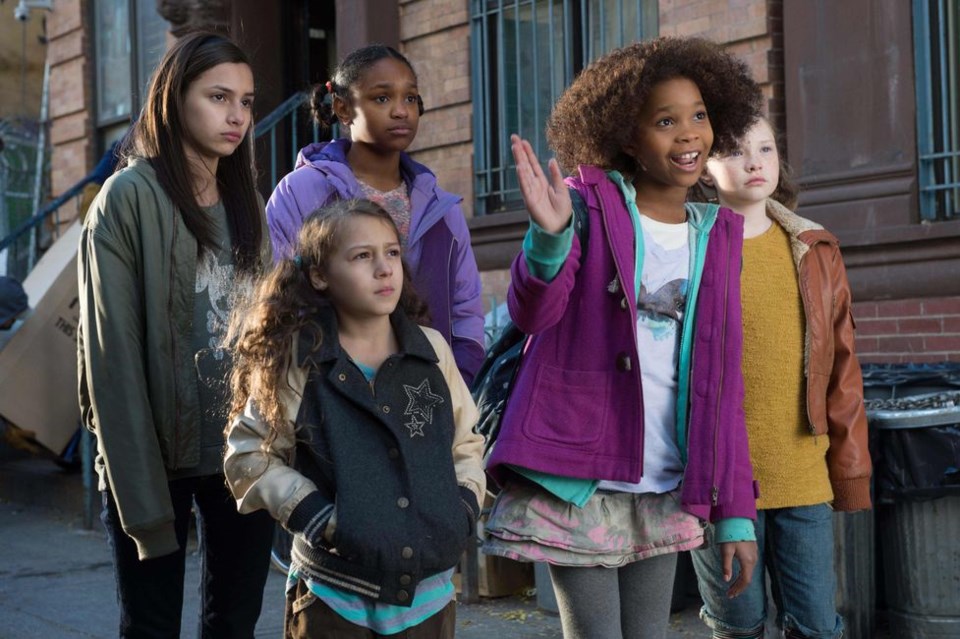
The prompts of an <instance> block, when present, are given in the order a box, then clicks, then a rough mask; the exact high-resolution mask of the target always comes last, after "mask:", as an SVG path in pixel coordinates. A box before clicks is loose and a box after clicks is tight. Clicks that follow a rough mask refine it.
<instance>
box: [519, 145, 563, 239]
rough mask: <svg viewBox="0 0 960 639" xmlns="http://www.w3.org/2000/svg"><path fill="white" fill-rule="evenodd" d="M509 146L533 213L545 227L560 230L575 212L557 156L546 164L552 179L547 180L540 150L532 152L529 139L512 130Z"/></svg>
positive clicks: (524, 201)
mask: <svg viewBox="0 0 960 639" xmlns="http://www.w3.org/2000/svg"><path fill="white" fill-rule="evenodd" d="M510 149H511V150H512V151H513V159H514V160H515V161H516V163H517V179H518V180H519V182H520V193H521V195H523V203H524V204H525V205H526V207H527V211H528V212H529V213H530V217H531V218H532V219H533V221H534V222H536V223H537V225H538V226H540V228H542V229H543V230H544V231H549V232H550V233H559V232H560V231H562V230H563V229H565V228H566V227H567V224H569V223H570V216H571V215H572V214H573V204H572V203H571V202H570V192H569V191H568V190H567V185H566V184H564V183H563V175H562V174H561V173H560V166H559V165H558V164H557V161H556V160H555V159H553V158H550V162H549V163H548V164H547V169H548V170H549V171H550V181H547V176H546V175H544V173H543V169H541V168H540V162H539V161H538V160H537V154H536V153H534V152H533V147H532V146H530V143H529V142H527V141H526V140H524V139H523V138H521V137H520V136H519V135H516V134H513V135H511V136H510Z"/></svg>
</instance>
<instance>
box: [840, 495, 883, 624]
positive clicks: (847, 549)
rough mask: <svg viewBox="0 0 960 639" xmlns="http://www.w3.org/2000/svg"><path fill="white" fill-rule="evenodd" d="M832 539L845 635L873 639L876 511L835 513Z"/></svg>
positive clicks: (875, 584) (875, 603) (875, 582)
mask: <svg viewBox="0 0 960 639" xmlns="http://www.w3.org/2000/svg"><path fill="white" fill-rule="evenodd" d="M833 538H834V545H833V559H834V562H833V563H834V567H835V569H836V572H837V596H836V605H837V612H839V613H840V616H841V617H843V636H844V637H847V638H849V639H872V638H873V631H874V628H875V627H876V611H877V577H876V573H875V570H874V566H875V565H876V563H875V560H874V557H875V556H876V534H875V532H874V522H873V511H872V510H861V511H858V512H854V513H839V512H835V513H833Z"/></svg>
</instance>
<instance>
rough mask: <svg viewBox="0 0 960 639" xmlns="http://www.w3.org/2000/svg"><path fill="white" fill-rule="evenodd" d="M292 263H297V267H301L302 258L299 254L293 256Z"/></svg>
mask: <svg viewBox="0 0 960 639" xmlns="http://www.w3.org/2000/svg"><path fill="white" fill-rule="evenodd" d="M293 263H294V264H296V265H297V268H303V258H302V257H300V256H299V255H294V256H293Z"/></svg>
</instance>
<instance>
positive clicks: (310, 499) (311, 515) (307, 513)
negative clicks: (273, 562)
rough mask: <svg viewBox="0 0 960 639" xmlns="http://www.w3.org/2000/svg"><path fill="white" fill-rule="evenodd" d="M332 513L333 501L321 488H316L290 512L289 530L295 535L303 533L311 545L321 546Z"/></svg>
mask: <svg viewBox="0 0 960 639" xmlns="http://www.w3.org/2000/svg"><path fill="white" fill-rule="evenodd" d="M332 515H333V503H331V502H329V501H327V500H326V499H325V498H324V497H323V495H321V494H320V491H319V490H315V491H313V492H312V493H310V494H309V495H307V496H306V497H304V498H303V499H302V500H300V503H299V504H297V507H296V508H294V509H293V512H291V513H290V517H289V518H288V519H287V530H289V531H290V532H292V533H293V534H295V535H303V537H304V538H305V539H306V540H307V543H309V544H310V545H311V546H319V545H320V542H321V541H322V540H323V532H324V529H325V528H326V527H327V522H328V521H330V517H331V516H332Z"/></svg>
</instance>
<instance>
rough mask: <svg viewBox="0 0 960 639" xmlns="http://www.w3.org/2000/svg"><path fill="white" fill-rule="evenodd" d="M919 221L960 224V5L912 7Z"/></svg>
mask: <svg viewBox="0 0 960 639" xmlns="http://www.w3.org/2000/svg"><path fill="white" fill-rule="evenodd" d="M913 31H914V33H913V38H914V64H915V66H916V75H917V146H918V156H919V174H920V175H919V180H920V216H921V219H923V220H931V221H932V220H948V219H960V89H958V87H960V0H914V1H913Z"/></svg>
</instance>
